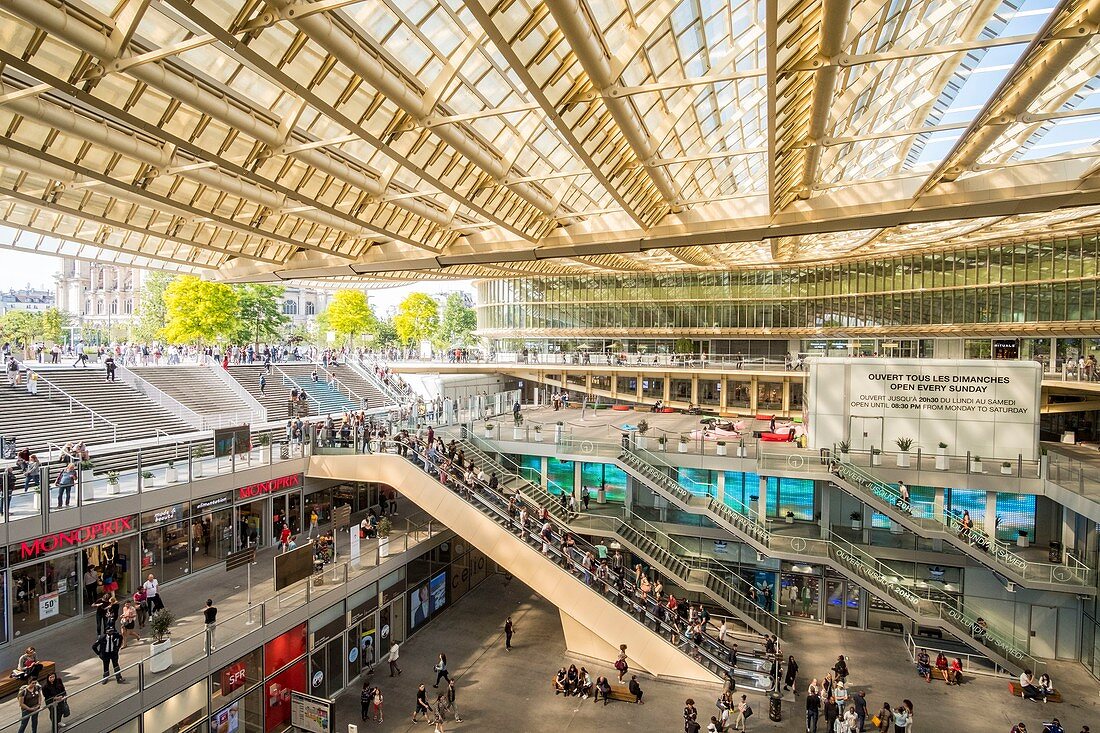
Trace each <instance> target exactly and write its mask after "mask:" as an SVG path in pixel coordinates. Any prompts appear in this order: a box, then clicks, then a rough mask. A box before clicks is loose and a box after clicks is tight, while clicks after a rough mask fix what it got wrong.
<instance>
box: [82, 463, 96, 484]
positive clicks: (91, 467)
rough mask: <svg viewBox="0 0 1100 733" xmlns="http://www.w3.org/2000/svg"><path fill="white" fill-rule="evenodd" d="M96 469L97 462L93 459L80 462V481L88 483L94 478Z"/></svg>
mask: <svg viewBox="0 0 1100 733" xmlns="http://www.w3.org/2000/svg"><path fill="white" fill-rule="evenodd" d="M94 471H95V464H94V463H92V462H91V461H81V462H80V483H81V484H86V483H88V482H89V481H91V480H92V475H93V473H94Z"/></svg>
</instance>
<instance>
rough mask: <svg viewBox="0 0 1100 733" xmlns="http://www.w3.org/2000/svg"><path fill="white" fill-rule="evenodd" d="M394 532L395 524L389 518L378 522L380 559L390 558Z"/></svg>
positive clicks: (383, 518)
mask: <svg viewBox="0 0 1100 733" xmlns="http://www.w3.org/2000/svg"><path fill="white" fill-rule="evenodd" d="M392 531H393V522H391V521H390V518H389V517H382V519H381V520H380V521H379V522H378V557H388V556H389V554H390V532H392Z"/></svg>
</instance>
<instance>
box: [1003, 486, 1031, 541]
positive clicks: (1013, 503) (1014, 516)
mask: <svg viewBox="0 0 1100 733" xmlns="http://www.w3.org/2000/svg"><path fill="white" fill-rule="evenodd" d="M1021 531H1023V532H1027V536H1028V539H1029V540H1030V541H1032V542H1034V541H1035V495H1034V494H1006V493H998V494H997V539H999V540H1004V541H1006V542H1015V541H1016V538H1017V537H1019V536H1020V532H1021Z"/></svg>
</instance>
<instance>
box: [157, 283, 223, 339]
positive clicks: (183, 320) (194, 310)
mask: <svg viewBox="0 0 1100 733" xmlns="http://www.w3.org/2000/svg"><path fill="white" fill-rule="evenodd" d="M164 304H165V306H166V322H167V325H165V327H164V331H163V335H164V338H166V339H167V340H168V341H169V342H171V343H176V344H183V343H209V342H211V341H214V340H217V339H225V338H230V337H232V336H233V335H234V334H235V333H236V332H237V329H238V327H239V324H240V319H239V311H240V296H239V295H238V294H237V291H236V290H234V289H233V288H232V287H231V286H229V285H226V284H225V283H214V282H207V281H205V280H200V279H199V278H197V277H195V276H193V275H188V276H185V277H181V278H178V279H176V280H174V281H172V282H171V283H170V284H169V285H168V287H167V288H165V290H164Z"/></svg>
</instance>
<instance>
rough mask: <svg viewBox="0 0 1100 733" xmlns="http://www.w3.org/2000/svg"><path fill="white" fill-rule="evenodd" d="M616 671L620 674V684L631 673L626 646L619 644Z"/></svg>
mask: <svg viewBox="0 0 1100 733" xmlns="http://www.w3.org/2000/svg"><path fill="white" fill-rule="evenodd" d="M615 671H616V672H618V673H619V682H622V681H623V677H625V676H626V673H627V672H629V671H630V664H629V663H627V661H626V644H619V658H618V659H616V660H615Z"/></svg>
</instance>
